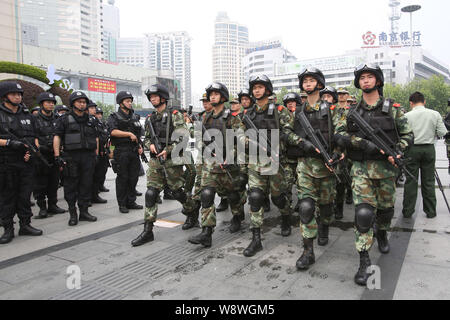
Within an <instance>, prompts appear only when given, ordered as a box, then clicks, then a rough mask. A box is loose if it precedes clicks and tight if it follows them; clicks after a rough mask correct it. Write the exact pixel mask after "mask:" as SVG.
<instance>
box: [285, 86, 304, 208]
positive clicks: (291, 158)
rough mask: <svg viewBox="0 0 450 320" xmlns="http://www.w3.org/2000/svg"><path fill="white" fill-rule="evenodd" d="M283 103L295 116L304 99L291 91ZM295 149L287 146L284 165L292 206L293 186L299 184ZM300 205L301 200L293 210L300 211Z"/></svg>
mask: <svg viewBox="0 0 450 320" xmlns="http://www.w3.org/2000/svg"><path fill="white" fill-rule="evenodd" d="M283 104H284V106H285V107H286V108H287V109H288V110H289V112H290V113H291V115H292V118H293V117H294V115H295V109H297V106H300V105H302V99H301V97H300V96H299V95H298V94H297V93H295V92H289V93H288V94H286V95H285V96H284V97H283ZM293 149H294V148H292V147H289V146H287V148H286V149H285V150H286V155H285V157H283V159H284V162H285V163H286V165H285V166H284V171H285V172H286V174H285V178H286V182H287V185H288V192H289V196H290V200H291V208H292V205H293V202H294V199H293V198H292V188H293V187H294V186H297V164H298V158H297V157H296V156H295V154H293V155H291V154H290V153H289V152H290V151H291V150H293ZM294 153H295V152H294ZM299 205H300V202H299V201H297V205H296V207H295V208H293V209H292V210H293V211H298V210H299V209H300V207H299Z"/></svg>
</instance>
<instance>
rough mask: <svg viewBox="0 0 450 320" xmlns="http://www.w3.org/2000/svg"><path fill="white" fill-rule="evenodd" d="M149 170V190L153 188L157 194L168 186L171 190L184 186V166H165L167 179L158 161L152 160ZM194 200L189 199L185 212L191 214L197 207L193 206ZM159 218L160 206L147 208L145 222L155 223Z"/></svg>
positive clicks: (184, 207)
mask: <svg viewBox="0 0 450 320" xmlns="http://www.w3.org/2000/svg"><path fill="white" fill-rule="evenodd" d="M148 165H149V166H148V169H147V188H150V187H151V188H153V189H155V190H157V192H161V190H162V189H163V188H164V186H165V185H166V184H167V186H169V188H170V189H171V190H179V189H181V188H183V186H184V178H183V166H167V164H166V166H165V168H166V172H167V177H166V175H165V172H164V169H163V167H162V165H161V164H160V162H159V160H157V159H154V158H152V159H150V161H149V163H148ZM192 202H193V200H192V199H188V200H187V201H186V202H185V203H182V205H183V212H184V213H186V214H189V213H190V212H192V208H193V207H194V206H195V205H194V204H192ZM157 217H158V204H157V203H155V204H154V205H153V206H152V207H147V205H146V206H145V213H144V220H145V221H150V222H155V221H156V219H157Z"/></svg>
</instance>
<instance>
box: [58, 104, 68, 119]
mask: <svg viewBox="0 0 450 320" xmlns="http://www.w3.org/2000/svg"><path fill="white" fill-rule="evenodd" d="M69 111H70V110H69V108H67V107H66V106H65V105H63V104H59V105H57V106H56V107H55V116H56V118H59V117H61V116H62V115H63V114H66V113H67V112H69Z"/></svg>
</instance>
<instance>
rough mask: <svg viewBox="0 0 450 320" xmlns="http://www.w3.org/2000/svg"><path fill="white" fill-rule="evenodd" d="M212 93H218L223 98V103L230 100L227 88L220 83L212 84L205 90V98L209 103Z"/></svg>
mask: <svg viewBox="0 0 450 320" xmlns="http://www.w3.org/2000/svg"><path fill="white" fill-rule="evenodd" d="M213 91H216V92H219V93H220V95H221V96H222V98H225V102H227V101H228V100H229V99H230V94H229V92H228V88H227V87H226V86H225V85H224V84H222V83H220V82H213V83H211V84H210V85H209V86H208V87H207V88H206V98H207V99H208V101H210V100H209V95H210V94H211V92H213Z"/></svg>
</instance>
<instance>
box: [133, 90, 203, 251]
mask: <svg viewBox="0 0 450 320" xmlns="http://www.w3.org/2000/svg"><path fill="white" fill-rule="evenodd" d="M145 94H146V95H147V98H148V99H149V101H150V102H151V103H152V105H153V106H154V107H155V109H156V111H155V112H153V113H152V115H151V116H150V117H148V118H147V120H146V125H145V142H144V143H145V146H146V147H147V148H148V149H150V155H151V159H150V161H149V164H148V170H147V192H146V194H145V217H144V220H145V224H144V231H143V232H142V234H140V235H139V236H138V237H137V238H136V239H135V240H133V241H132V243H131V244H132V245H133V246H134V247H136V246H140V245H142V244H144V243H146V242H149V241H153V240H154V236H153V231H152V230H153V223H154V222H155V221H156V219H157V212H158V205H157V203H156V200H157V197H158V195H159V193H160V192H161V190H162V189H163V188H164V185H165V183H167V185H168V186H169V188H170V189H171V191H172V194H173V196H174V198H175V199H176V200H178V201H179V202H180V203H181V204H182V205H183V214H185V215H193V216H194V218H193V219H198V210H197V211H195V210H194V209H193V208H194V205H193V204H192V203H189V201H190V202H192V200H191V199H188V198H187V196H186V193H185V191H184V190H183V186H184V178H183V164H178V163H176V162H175V161H174V159H173V157H172V151H173V150H174V148H175V147H176V145H177V141H172V139H171V137H172V134H173V132H174V131H175V130H185V132H186V134H188V130H187V126H186V123H185V121H184V117H183V115H182V114H181V112H179V111H178V110H170V109H168V108H167V102H168V100H169V90H168V89H167V88H166V87H164V86H162V85H153V86H151V87H150V89H148V90H147V91H146V92H145ZM149 122H151V123H152V125H153V128H154V130H155V134H156V136H157V137H158V139H159V143H160V144H161V149H162V150H158V151H157V150H156V147H155V137H153V136H151V134H150V130H149ZM161 159H162V160H163V161H162V162H161ZM164 169H165V170H164ZM188 200H189V201H188Z"/></svg>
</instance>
